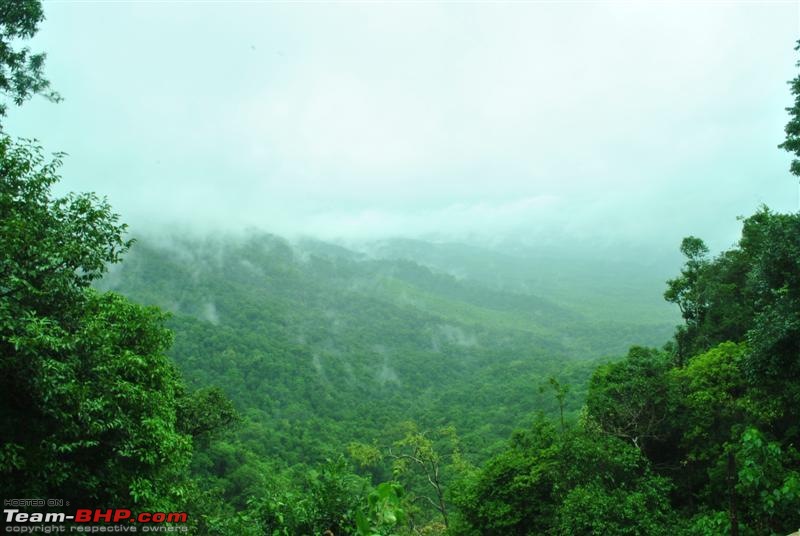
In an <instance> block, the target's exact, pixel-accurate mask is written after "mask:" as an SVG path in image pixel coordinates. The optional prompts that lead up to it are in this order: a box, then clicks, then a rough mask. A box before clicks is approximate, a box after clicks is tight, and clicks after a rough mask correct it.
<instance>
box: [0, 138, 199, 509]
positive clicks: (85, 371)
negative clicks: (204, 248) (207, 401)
mask: <svg viewBox="0 0 800 536" xmlns="http://www.w3.org/2000/svg"><path fill="white" fill-rule="evenodd" d="M58 165H59V160H58V159H55V160H53V161H46V160H45V158H44V157H43V156H42V154H41V149H40V148H38V147H36V146H32V145H30V144H15V143H14V142H12V141H11V140H10V138H8V137H2V138H0V400H1V401H2V402H1V403H0V422H2V423H3V426H2V427H0V494H2V495H4V496H7V497H14V496H32V497H45V496H47V497H65V498H80V499H82V500H83V501H85V502H87V503H89V502H91V503H95V504H97V505H110V504H124V503H128V504H136V505H140V506H150V507H158V508H164V507H167V506H168V505H169V504H170V502H171V498H174V497H176V496H178V495H179V494H180V493H181V489H180V478H179V477H180V475H181V474H182V472H183V470H184V468H185V467H186V465H187V464H188V460H189V455H190V452H191V439H190V437H189V436H188V435H187V434H184V433H181V431H180V429H179V427H178V424H177V422H176V421H177V413H178V406H179V404H178V398H179V397H180V396H181V395H182V393H183V388H182V384H181V382H180V378H179V377H178V374H177V372H176V370H175V369H174V367H173V366H172V364H171V363H170V362H169V360H168V359H167V357H166V356H165V354H164V352H165V351H166V349H167V348H168V346H169V344H170V342H171V333H170V332H169V331H168V330H166V329H165V328H164V326H163V323H164V314H163V313H161V312H160V311H158V310H157V309H155V308H144V307H141V306H138V305H136V304H133V303H131V302H129V301H128V300H127V299H125V298H123V297H122V296H119V295H116V294H112V293H107V294H98V293H97V292H95V291H93V290H92V289H90V288H89V285H90V284H91V282H92V281H94V280H95V279H97V278H98V277H100V276H101V275H102V273H103V272H104V271H105V269H106V265H107V264H109V263H114V262H117V261H118V260H119V259H120V255H121V254H122V253H123V252H124V251H125V250H127V249H128V247H129V246H130V241H128V240H126V239H125V238H124V233H125V229H126V227H125V225H123V224H120V223H118V217H117V215H116V214H114V213H113V212H112V211H111V209H110V207H109V206H108V204H107V203H105V201H102V200H100V199H97V198H96V197H95V196H93V195H90V194H84V195H70V196H68V197H65V198H53V197H52V195H51V187H52V186H53V184H54V183H55V182H56V181H57V180H58V175H57V174H56V170H57V168H58Z"/></svg>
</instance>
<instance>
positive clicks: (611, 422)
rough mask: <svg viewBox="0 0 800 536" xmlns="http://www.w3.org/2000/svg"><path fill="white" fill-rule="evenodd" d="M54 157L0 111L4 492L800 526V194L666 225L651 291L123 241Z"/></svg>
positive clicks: (793, 143)
mask: <svg viewBox="0 0 800 536" xmlns="http://www.w3.org/2000/svg"><path fill="white" fill-rule="evenodd" d="M42 17H43V13H42V9H41V5H40V4H39V3H38V2H37V1H34V0H27V1H25V2H15V3H8V2H7V3H5V4H2V5H0V29H1V30H2V31H0V89H1V90H3V92H4V93H5V94H6V95H7V96H10V97H11V99H12V100H13V101H14V102H15V103H16V104H21V103H22V102H23V101H25V100H26V99H27V98H28V97H29V96H31V95H32V94H34V93H40V94H44V95H45V96H47V97H49V98H52V99H57V95H56V94H54V93H49V89H48V87H49V85H48V83H47V82H46V80H45V79H44V77H43V73H42V68H43V59H44V56H42V55H30V52H29V50H28V49H27V48H23V49H19V50H16V51H15V49H13V48H12V47H11V46H10V44H9V40H13V39H16V38H20V37H21V38H28V37H31V36H32V35H33V34H34V33H35V32H36V29H37V24H38V23H39V22H40V21H41V20H42ZM4 73H5V74H4ZM791 88H792V92H793V94H794V95H795V97H797V98H799V99H800V75H798V77H797V78H795V79H794V80H792V81H791ZM787 110H788V112H789V114H790V121H789V123H788V125H787V127H786V141H785V142H784V143H783V144H782V145H781V147H782V148H784V149H786V150H788V151H790V152H793V153H794V154H795V155H798V156H800V149H798V143H797V135H798V133H797V123H798V121H800V119H799V118H798V116H800V107H798V106H797V105H795V106H793V107H790V108H788V109H787ZM4 111H5V109H4V108H0V114H2V113H3V112H4ZM76 128H77V127H76ZM63 158H65V156H64V155H61V154H57V155H54V156H52V157H49V156H46V155H45V153H44V151H43V149H42V148H41V147H39V146H38V145H37V144H36V143H35V142H31V141H26V140H18V139H15V138H14V137H12V136H11V135H10V134H7V133H4V134H2V136H1V137H0V179H1V182H0V274H2V278H1V279H0V358H1V359H2V361H0V368H1V370H0V392H2V394H0V397H1V398H2V406H1V407H0V415H2V423H3V426H2V427H0V440H1V441H0V475H2V478H0V489H1V490H2V495H3V497H4V498H14V497H32V498H39V497H44V498H63V499H67V500H70V501H74V502H76V503H78V504H80V506H83V507H97V508H118V507H124V508H130V509H132V510H136V511H147V510H151V511H160V512H187V513H188V519H187V520H186V521H185V522H179V523H173V524H171V525H169V527H170V528H173V529H175V530H181V531H187V532H191V533H193V534H216V535H296V534H297V535H325V536H330V535H345V534H353V535H359V536H381V535H384V536H388V535H396V536H402V535H412V534H413V535H418V534H425V535H435V534H442V535H443V534H453V535H515V534H519V535H529V534H530V535H534V534H537V535H538V534H551V535H574V534H598V535H599V534H620V535H625V534H630V535H640V534H647V535H676V534H677V535H687V536H688V535H717V534H720V535H721V534H731V535H754V536H755V535H772V534H779V535H783V534H788V533H790V532H792V531H795V530H797V529H799V528H800V452H798V448H797V445H798V441H799V440H800V426H799V425H798V423H800V381H798V378H800V213H779V212H775V211H773V210H771V209H769V208H768V207H766V206H763V207H762V208H760V209H759V210H758V211H756V212H755V213H754V214H752V215H750V216H748V217H745V218H742V222H741V235H740V238H739V239H738V241H737V243H736V244H735V245H733V246H732V247H730V248H728V249H726V250H724V251H721V252H719V253H718V254H715V255H714V254H711V251H710V248H709V247H708V246H707V245H706V244H705V243H704V241H703V240H702V239H700V238H698V237H695V236H689V237H687V238H685V239H684V240H683V242H682V243H681V244H680V248H679V249H680V251H681V253H682V254H683V255H684V257H685V262H684V264H683V267H682V268H681V269H680V271H679V273H677V274H675V275H674V276H673V277H672V278H670V279H669V280H668V281H667V282H666V290H665V291H664V292H663V296H664V298H665V300H666V302H667V303H668V304H673V306H672V307H673V308H670V307H668V306H667V307H664V306H661V305H655V304H653V302H652V300H650V299H645V298H642V297H641V296H640V294H642V293H645V292H648V291H649V289H650V288H651V283H650V282H651V279H650V278H649V276H650V275H652V274H649V272H648V271H647V270H646V269H645V268H644V267H642V268H640V269H636V270H632V269H631V267H630V266H628V267H627V269H621V268H620V269H619V270H618V268H619V267H618V266H617V265H614V264H613V263H609V264H606V265H601V264H600V263H598V264H597V265H596V266H594V275H596V278H594V280H593V282H592V281H590V282H587V281H586V279H585V272H582V271H580V270H578V269H576V267H575V264H574V262H573V261H574V259H569V260H566V261H565V260H561V261H559V260H558V259H553V258H545V257H542V256H539V257H536V256H531V255H527V254H523V253H520V252H519V251H517V252H515V253H511V252H508V251H502V250H499V249H491V248H483V249H481V248H477V247H476V246H472V245H464V244H456V243H441V242H438V243H437V242H426V241H422V240H416V241H410V240H386V241H382V242H373V243H368V244H362V247H361V248H360V249H358V248H352V249H351V248H347V247H343V246H342V245H339V244H333V243H327V242H323V241H318V240H301V241H288V240H285V239H283V238H280V237H278V236H275V235H271V234H267V233H265V232H259V231H253V232H248V233H244V234H241V235H239V236H236V237H231V236H227V235H224V234H217V235H208V236H205V237H194V238H188V237H176V236H165V235H162V236H160V237H152V236H145V235H143V236H142V237H141V239H140V240H139V241H134V240H132V239H131V238H130V236H129V231H128V228H127V226H126V225H125V224H123V223H121V222H120V217H119V216H118V215H117V214H116V213H115V212H114V210H113V209H112V207H111V206H110V205H109V203H108V202H107V201H106V200H105V199H103V198H100V197H98V196H97V195H95V194H68V195H66V196H60V195H58V194H56V193H55V188H56V186H57V183H58V181H59V180H60V176H59V169H60V166H61V163H62V160H63ZM791 172H792V173H794V174H797V163H796V161H795V162H794V163H792V167H791ZM528 271H530V272H531V273H528ZM634 271H635V272H636V273H632V272H634ZM637 274H638V275H637ZM599 281H602V282H603V284H604V285H606V286H604V287H602V288H600V287H598V285H599V283H598V282H599ZM603 289H606V291H609V292H611V294H613V295H612V296H608V295H606V294H605V293H604V291H603ZM621 296H622V297H624V298H625V299H624V300H623V299H622V298H621ZM626 303H630V306H629V307H627V308H626ZM675 307H677V309H678V310H679V312H680V325H679V326H677V328H674V326H673V324H674V322H675V321H678V316H677V314H676V313H675V310H674V308H675ZM618 309H619V310H618ZM7 521H10V520H9V519H7ZM18 521H19V520H18ZM126 526H127V525H126Z"/></svg>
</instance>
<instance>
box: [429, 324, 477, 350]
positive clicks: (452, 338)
mask: <svg viewBox="0 0 800 536" xmlns="http://www.w3.org/2000/svg"><path fill="white" fill-rule="evenodd" d="M438 335H439V337H440V338H441V339H443V340H444V341H445V342H448V343H450V344H455V345H456V346H464V347H468V348H469V347H473V346H477V345H478V339H477V337H475V335H474V334H472V333H466V332H465V331H464V330H463V329H462V328H460V327H459V326H451V325H450V324H442V325H441V326H439V329H438ZM434 348H438V344H437V341H436V339H435V338H434Z"/></svg>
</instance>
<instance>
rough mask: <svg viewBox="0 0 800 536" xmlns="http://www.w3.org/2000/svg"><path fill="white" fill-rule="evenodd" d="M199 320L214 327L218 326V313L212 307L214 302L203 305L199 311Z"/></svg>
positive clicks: (214, 307) (215, 308) (214, 306)
mask: <svg viewBox="0 0 800 536" xmlns="http://www.w3.org/2000/svg"><path fill="white" fill-rule="evenodd" d="M200 318H201V319H203V320H205V321H206V322H210V323H212V324H214V325H215V326H216V325H218V324H219V313H218V312H217V306H216V305H214V302H211V301H208V302H206V303H204V304H203V307H202V308H201V309H200Z"/></svg>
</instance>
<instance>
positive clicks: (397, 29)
mask: <svg viewBox="0 0 800 536" xmlns="http://www.w3.org/2000/svg"><path fill="white" fill-rule="evenodd" d="M44 8H45V15H46V17H47V18H46V21H45V22H43V23H42V25H41V27H40V32H39V34H38V35H37V36H36V37H35V38H34V39H33V40H32V42H31V44H30V46H31V47H32V48H33V49H34V50H42V51H45V52H46V53H47V55H48V58H47V64H46V72H47V74H48V77H49V78H50V80H51V82H52V84H53V87H54V88H55V89H56V90H58V91H59V92H60V93H61V95H62V96H63V97H64V100H63V102H61V103H58V104H53V103H49V102H47V101H45V100H44V99H41V98H37V99H34V100H32V101H30V102H28V103H26V104H25V105H24V106H22V107H21V108H14V109H11V110H10V111H9V116H8V119H7V121H6V122H5V125H6V130H7V131H8V132H10V133H11V134H14V135H17V136H21V137H29V138H36V139H38V140H39V141H40V142H41V143H42V145H43V146H44V147H45V148H46V149H47V150H48V151H64V152H66V153H68V156H67V158H66V159H65V162H64V165H63V167H62V175H63V181H62V183H61V184H60V186H59V189H60V190H59V191H63V192H65V191H94V192H97V193H98V194H100V195H104V196H107V197H108V200H109V202H110V203H111V204H112V206H113V207H114V208H115V210H116V211H118V212H119V213H120V214H121V215H122V217H123V220H124V221H126V222H128V223H129V224H130V225H131V229H132V230H133V232H134V234H136V233H137V232H153V231H155V232H158V230H159V229H163V230H164V231H169V230H171V231H175V230H176V229H184V230H187V229H188V230H194V231H197V230H199V231H202V232H205V231H208V230H215V229H222V230H236V229H241V228H253V227H255V228H258V229H263V230H266V231H269V232H273V233H277V234H281V235H284V236H290V237H291V236H312V237H316V238H321V239H329V240H332V239H343V240H349V241H354V240H355V241H358V240H375V239H381V238H387V237H395V236H403V237H419V238H429V239H437V240H459V241H477V242H481V241H483V242H487V241H488V242H492V241H503V240H521V241H525V242H526V243H530V244H537V243H546V242H553V241H566V242H569V241H570V240H575V241H580V242H582V243H605V244H612V245H620V244H621V245H629V246H631V247H633V246H637V245H638V246H641V245H642V244H647V245H649V246H652V247H654V248H670V249H672V250H674V249H677V245H678V243H679V241H680V238H681V237H683V236H686V235H688V234H693V235H697V236H701V237H703V238H705V239H707V241H708V242H709V244H710V245H711V246H712V248H715V249H720V248H726V247H729V246H731V245H732V244H733V243H734V242H735V240H736V237H737V234H738V230H739V228H740V223H739V222H737V220H736V218H737V216H740V215H747V214H750V213H752V212H753V211H755V210H756V209H757V208H758V206H759V205H760V204H766V205H768V206H770V207H771V208H773V209H775V210H778V211H792V212H793V211H796V210H797V209H798V184H797V181H796V180H794V179H793V178H792V177H791V176H790V175H789V173H788V165H789V161H790V158H789V155H787V154H786V153H784V152H783V151H780V150H779V149H777V148H776V146H777V145H778V144H779V143H780V142H781V141H782V139H783V126H784V125H785V123H786V121H787V117H788V116H787V113H786V112H785V110H784V109H785V107H786V106H788V105H789V104H790V103H791V100H792V97H791V95H790V93H789V88H788V85H787V84H786V81H787V80H789V79H791V78H793V77H794V76H795V75H796V73H797V68H796V67H795V63H796V61H797V59H798V57H799V56H798V55H797V53H795V52H794V51H793V47H794V43H795V41H796V39H797V38H798V37H800V31H798V30H800V23H799V22H798V21H799V20H800V15H799V13H800V8H799V7H798V3H797V2H784V3H769V2H758V3H745V2H691V3H690V2H674V3H673V2H670V3H668V2H657V3H644V2H562V3H555V2H528V3H455V2H453V3H428V2H391V3H389V2H381V3H378V2H340V3H311V2H304V3H266V2H225V3H217V2H203V3H200V2H180V3H178V2H117V3H110V2H55V1H51V2H45V4H44Z"/></svg>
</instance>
